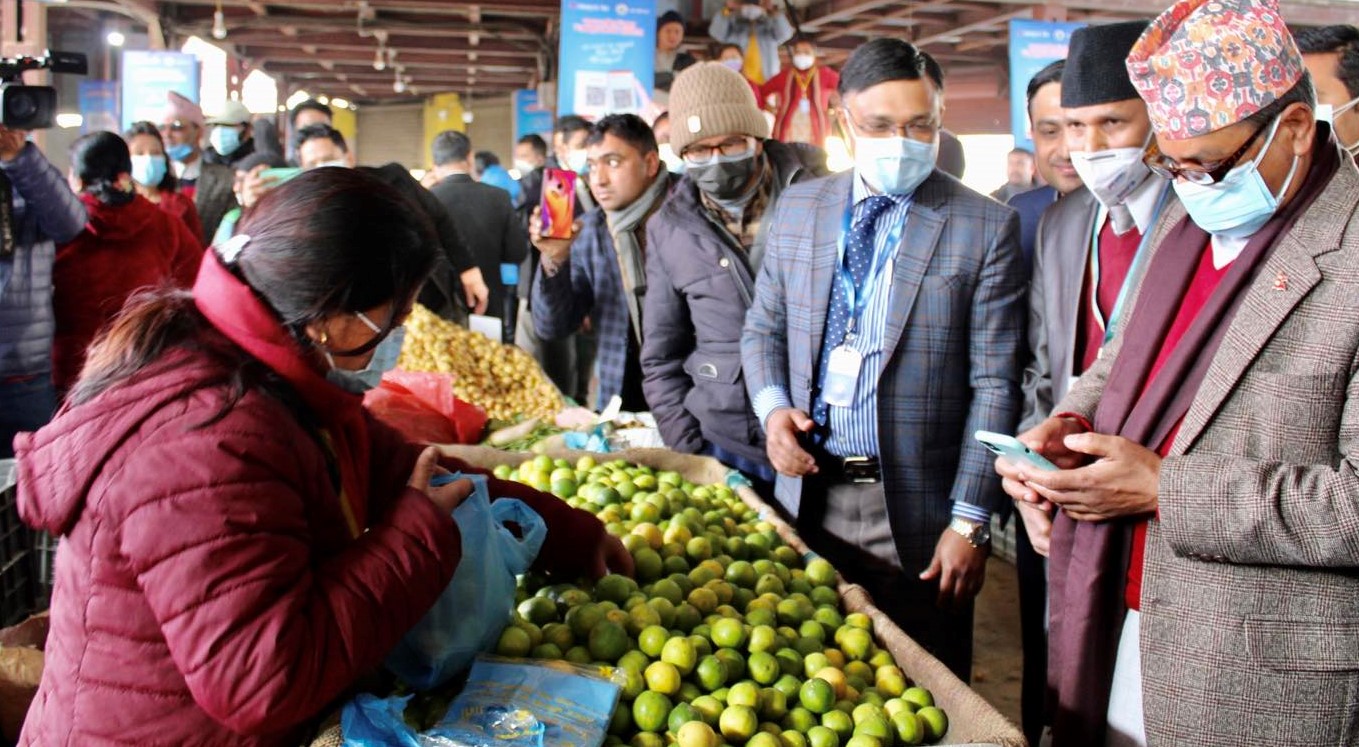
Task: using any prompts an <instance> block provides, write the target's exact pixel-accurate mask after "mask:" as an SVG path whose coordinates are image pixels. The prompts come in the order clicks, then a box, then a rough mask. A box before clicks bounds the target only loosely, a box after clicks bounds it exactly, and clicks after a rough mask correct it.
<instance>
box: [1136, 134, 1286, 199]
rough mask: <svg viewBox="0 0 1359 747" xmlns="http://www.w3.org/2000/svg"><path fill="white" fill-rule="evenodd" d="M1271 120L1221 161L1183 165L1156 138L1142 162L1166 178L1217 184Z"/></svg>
mask: <svg viewBox="0 0 1359 747" xmlns="http://www.w3.org/2000/svg"><path fill="white" fill-rule="evenodd" d="M1270 124H1271V123H1270V122H1265V123H1264V124H1262V125H1260V127H1259V128H1258V129H1256V130H1255V134H1253V135H1251V136H1250V137H1249V138H1247V139H1246V142H1244V143H1242V144H1241V147H1240V148H1237V149H1236V152H1235V153H1233V154H1231V155H1230V156H1227V157H1226V158H1224V159H1223V160H1221V161H1214V162H1212V163H1205V164H1202V165H1201V166H1197V167H1186V166H1181V165H1180V164H1179V163H1177V162H1175V160H1173V159H1171V158H1169V157H1167V156H1164V155H1162V154H1161V149H1160V148H1158V147H1156V140H1155V139H1154V138H1153V139H1152V141H1151V142H1150V143H1149V144H1148V145H1147V149H1146V152H1145V153H1143V154H1142V162H1143V163H1145V164H1146V165H1147V168H1149V169H1151V173H1153V174H1155V175H1157V176H1159V177H1162V178H1164V179H1170V180H1172V181H1173V180H1175V179H1184V180H1185V181H1187V182H1189V183H1191V184H1217V183H1218V182H1220V181H1222V180H1223V179H1225V178H1227V174H1228V173H1230V172H1231V170H1232V169H1233V168H1235V167H1236V164H1237V162H1238V161H1240V160H1241V158H1242V156H1244V155H1246V151H1248V150H1250V147H1251V146H1252V145H1254V144H1255V141H1256V140H1259V139H1260V134H1261V133H1263V132H1264V131H1265V130H1266V129H1268V128H1269V125H1270Z"/></svg>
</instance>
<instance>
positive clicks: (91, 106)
mask: <svg viewBox="0 0 1359 747" xmlns="http://www.w3.org/2000/svg"><path fill="white" fill-rule="evenodd" d="M79 90H80V93H79V96H80V116H81V118H82V121H81V123H80V134H82V135H85V134H89V133H91V132H102V131H108V132H120V131H122V130H121V128H119V126H118V125H119V120H118V84H117V83H116V82H114V81H111V80H82V81H80V89H79Z"/></svg>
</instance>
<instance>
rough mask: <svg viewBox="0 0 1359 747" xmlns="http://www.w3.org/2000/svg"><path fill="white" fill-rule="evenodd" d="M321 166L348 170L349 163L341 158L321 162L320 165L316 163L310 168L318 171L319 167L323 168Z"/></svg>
mask: <svg viewBox="0 0 1359 747" xmlns="http://www.w3.org/2000/svg"><path fill="white" fill-rule="evenodd" d="M323 166H335V167H337V168H341V169H347V168H349V162H348V161H346V160H345V159H343V158H337V159H335V160H333V161H322V162H320V163H318V164H316V165H314V166H312V168H313V169H319V168H321V167H323Z"/></svg>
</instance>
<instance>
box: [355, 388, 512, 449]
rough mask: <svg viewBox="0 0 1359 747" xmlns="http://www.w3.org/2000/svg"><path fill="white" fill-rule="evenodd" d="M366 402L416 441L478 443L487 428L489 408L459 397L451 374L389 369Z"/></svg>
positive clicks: (378, 417)
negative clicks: (454, 388)
mask: <svg viewBox="0 0 1359 747" xmlns="http://www.w3.org/2000/svg"><path fill="white" fill-rule="evenodd" d="M363 405H364V407H367V408H368V411H369V412H371V413H372V414H373V416H374V417H376V418H377V419H378V420H381V421H382V422H384V423H386V424H387V425H389V426H391V427H393V428H395V429H397V430H398V431H400V432H401V434H402V435H403V436H405V437H406V438H407V439H409V440H411V441H413V442H416V443H430V444H475V443H478V442H480V441H481V435H482V431H484V430H485V429H486V411H485V410H482V409H481V408H480V407H478V406H476V405H474V404H472V403H470V402H466V401H464V400H461V399H458V397H457V395H455V394H453V377H452V376H449V375H447V374H436V373H415V372H411V371H388V372H387V373H386V374H384V375H383V376H382V383H381V384H379V385H378V386H377V387H376V388H375V389H372V390H370V391H369V392H368V393H367V394H365V395H364V397H363Z"/></svg>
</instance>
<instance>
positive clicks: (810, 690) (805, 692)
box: [798, 678, 835, 714]
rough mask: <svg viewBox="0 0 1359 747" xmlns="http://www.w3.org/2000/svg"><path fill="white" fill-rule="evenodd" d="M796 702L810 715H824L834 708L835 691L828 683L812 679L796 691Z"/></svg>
mask: <svg viewBox="0 0 1359 747" xmlns="http://www.w3.org/2000/svg"><path fill="white" fill-rule="evenodd" d="M798 702H799V703H801V704H802V707H803V708H806V709H807V710H809V711H811V712H812V713H816V714H824V713H827V712H828V711H830V710H831V709H832V708H834V707H835V690H834V689H833V688H832V687H831V685H830V683H829V682H826V681H825V680H823V679H819V678H812V679H809V680H807V681H806V682H804V683H802V687H801V688H800V689H799V690H798Z"/></svg>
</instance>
